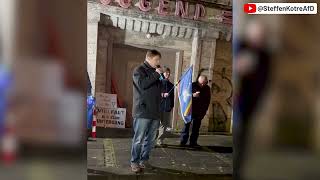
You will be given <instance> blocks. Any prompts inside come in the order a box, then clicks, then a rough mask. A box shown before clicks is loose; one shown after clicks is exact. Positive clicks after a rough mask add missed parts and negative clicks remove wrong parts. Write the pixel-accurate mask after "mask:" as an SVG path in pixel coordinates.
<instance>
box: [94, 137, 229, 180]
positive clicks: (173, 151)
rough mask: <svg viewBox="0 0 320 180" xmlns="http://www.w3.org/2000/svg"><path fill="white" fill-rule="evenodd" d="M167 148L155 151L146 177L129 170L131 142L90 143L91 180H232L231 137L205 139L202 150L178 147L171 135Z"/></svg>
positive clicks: (105, 141)
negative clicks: (164, 179)
mask: <svg viewBox="0 0 320 180" xmlns="http://www.w3.org/2000/svg"><path fill="white" fill-rule="evenodd" d="M165 143H166V144H168V146H167V147H162V148H155V149H153V151H152V153H151V156H150V161H149V163H150V165H151V167H150V168H148V169H146V170H145V172H144V173H143V174H135V173H132V172H131V170H130V149H131V138H130V137H124V138H98V139H97V140H96V141H88V178H89V179H112V180H117V179H119V180H120V179H121V180H122V179H152V180H156V179H162V180H163V178H169V179H181V178H183V179H184V180H186V179H197V180H198V179H232V136H222V135H202V136H200V137H199V144H200V145H201V146H202V147H201V148H189V147H184V148H182V147H179V146H178V144H179V138H178V137H177V136H175V135H171V136H170V138H168V139H166V141H165Z"/></svg>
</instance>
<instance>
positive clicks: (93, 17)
mask: <svg viewBox="0 0 320 180" xmlns="http://www.w3.org/2000/svg"><path fill="white" fill-rule="evenodd" d="M87 17H88V24H87V38H88V39H87V48H88V53H87V71H88V74H89V78H90V81H91V84H92V93H93V94H95V93H96V92H95V90H96V71H97V69H96V68H97V44H98V22H99V20H100V15H99V13H97V12H96V11H94V10H91V9H88V16H87Z"/></svg>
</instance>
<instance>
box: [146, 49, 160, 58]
mask: <svg viewBox="0 0 320 180" xmlns="http://www.w3.org/2000/svg"><path fill="white" fill-rule="evenodd" d="M155 56H159V57H160V58H161V53H160V52H159V51H157V50H155V49H152V50H148V51H147V57H149V58H153V57H155Z"/></svg>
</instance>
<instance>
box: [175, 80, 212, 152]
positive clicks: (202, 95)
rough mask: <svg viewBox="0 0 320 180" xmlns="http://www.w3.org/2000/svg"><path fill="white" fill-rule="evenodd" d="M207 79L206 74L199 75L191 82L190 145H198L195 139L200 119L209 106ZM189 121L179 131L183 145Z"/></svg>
mask: <svg viewBox="0 0 320 180" xmlns="http://www.w3.org/2000/svg"><path fill="white" fill-rule="evenodd" d="M207 83H208V79H207V77H206V76H203V75H202V76H199V78H198V81H197V82H194V83H192V96H193V97H192V123H193V124H192V134H191V136H190V146H193V147H196V146H199V145H198V143H197V141H198V137H199V129H200V126H201V120H202V119H203V118H204V116H205V115H206V113H207V110H208V108H209V104H210V99H211V91H210V87H209V86H208V85H207ZM190 124H191V122H190V123H187V124H185V125H184V128H183V130H182V133H181V140H180V145H181V146H185V145H186V144H187V142H188V140H189V129H190Z"/></svg>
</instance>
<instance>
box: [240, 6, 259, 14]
mask: <svg viewBox="0 0 320 180" xmlns="http://www.w3.org/2000/svg"><path fill="white" fill-rule="evenodd" d="M243 11H244V12H245V13H247V14H250V13H255V12H256V11H257V6H256V5H255V4H245V5H244V6H243Z"/></svg>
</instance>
